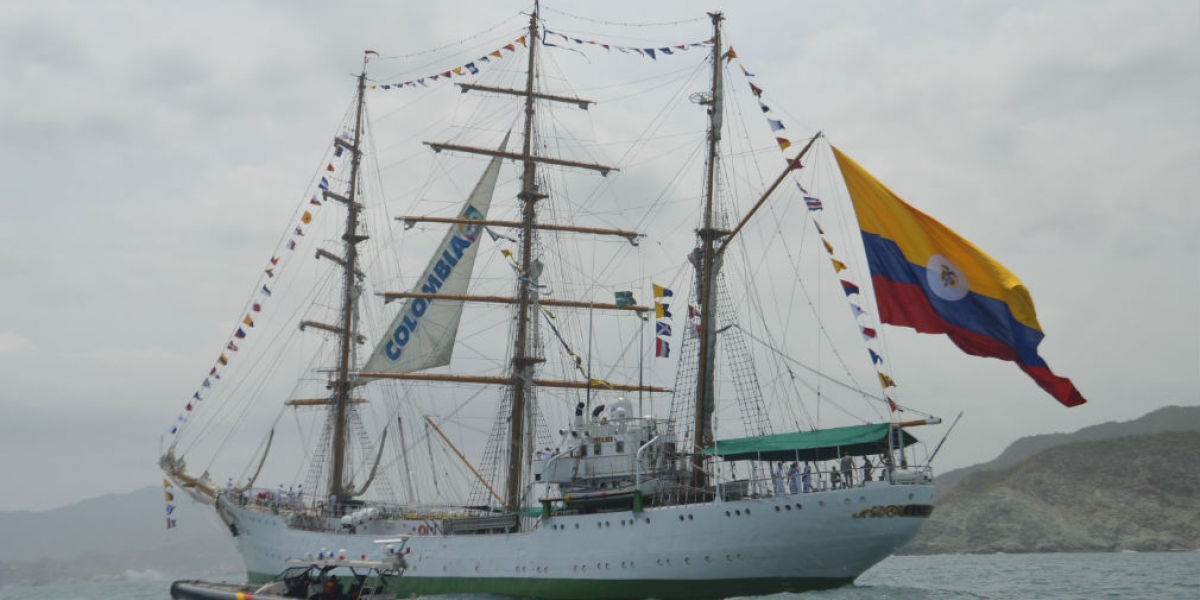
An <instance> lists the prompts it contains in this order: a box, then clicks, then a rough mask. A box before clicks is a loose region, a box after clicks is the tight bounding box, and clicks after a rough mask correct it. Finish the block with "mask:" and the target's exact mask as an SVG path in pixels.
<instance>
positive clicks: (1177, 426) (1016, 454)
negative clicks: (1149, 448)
mask: <svg viewBox="0 0 1200 600" xmlns="http://www.w3.org/2000/svg"><path fill="white" fill-rule="evenodd" d="M1162 431H1200V406H1167V407H1164V408H1160V409H1158V410H1156V411H1154V412H1151V413H1147V414H1146V415H1145V416H1143V417H1141V418H1138V419H1134V420H1133V421H1125V422H1123V423H1119V422H1115V421H1109V422H1108V423H1101V424H1099V425H1093V426H1091V427H1084V428H1083V429H1080V430H1079V431H1076V432H1075V433H1049V434H1043V435H1033V436H1029V437H1023V438H1020V439H1018V440H1017V441H1015V442H1013V443H1012V444H1010V445H1009V446H1008V448H1006V449H1005V450H1004V452H1002V453H1000V456H998V457H996V459H995V460H992V461H989V462H986V463H980V464H977V465H972V466H969V467H963V468H961V469H954V470H952V471H946V472H945V473H938V474H937V485H938V492H939V493H945V492H948V491H949V490H950V488H952V487H954V486H955V485H958V482H960V481H962V479H963V478H964V477H966V476H967V475H970V474H971V473H977V472H980V471H996V470H1000V469H1007V468H1009V467H1013V466H1015V465H1017V464H1018V463H1020V462H1023V461H1025V460H1026V459H1028V458H1030V457H1031V456H1033V455H1035V454H1037V453H1039V452H1042V451H1043V450H1047V449H1049V448H1053V447H1055V446H1061V445H1063V444H1069V443H1071V442H1089V441H1096V440H1107V439H1112V438H1117V437H1122V436H1127V435H1137V434H1141V433H1159V432H1162Z"/></svg>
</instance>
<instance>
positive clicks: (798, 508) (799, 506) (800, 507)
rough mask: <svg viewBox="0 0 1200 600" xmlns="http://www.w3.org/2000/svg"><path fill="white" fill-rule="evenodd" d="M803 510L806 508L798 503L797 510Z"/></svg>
mask: <svg viewBox="0 0 1200 600" xmlns="http://www.w3.org/2000/svg"><path fill="white" fill-rule="evenodd" d="M802 508H804V507H803V506H801V505H800V503H799V502H797V503H796V510H800V509H802Z"/></svg>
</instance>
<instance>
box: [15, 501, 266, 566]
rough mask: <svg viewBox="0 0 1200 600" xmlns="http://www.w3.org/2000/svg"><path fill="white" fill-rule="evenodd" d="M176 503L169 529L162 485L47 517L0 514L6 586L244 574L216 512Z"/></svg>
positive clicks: (44, 514) (28, 513) (43, 514)
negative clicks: (173, 519) (173, 524)
mask: <svg viewBox="0 0 1200 600" xmlns="http://www.w3.org/2000/svg"><path fill="white" fill-rule="evenodd" d="M174 504H175V505H176V506H177V508H176V510H175V512H174V514H173V515H172V517H173V518H175V522H176V527H175V528H172V529H171V530H169V531H168V530H167V528H166V519H167V515H166V503H165V501H164V498H163V489H162V488H161V487H157V486H152V487H147V488H142V489H140V490H137V491H134V492H130V493H128V494H110V495H107V496H100V497H97V498H91V499H88V500H84V501H83V502H79V503H77V504H72V505H70V506H65V507H63V508H58V509H54V510H48V511H42V512H31V511H15V512H0V586H4V585H6V584H18V583H19V584H22V585H36V584H40V583H48V582H51V581H93V580H111V579H120V578H126V577H161V578H169V577H173V576H180V577H182V576H201V575H229V574H233V575H236V574H238V573H239V572H240V571H242V570H243V566H242V561H241V557H240V555H238V553H237V550H236V548H235V547H234V544H233V538H232V536H230V535H229V532H228V530H226V529H225V527H224V526H223V525H222V524H221V523H220V522H219V521H217V520H216V518H215V517H214V516H213V515H212V512H211V511H210V510H206V509H204V508H202V507H200V506H197V505H194V504H193V503H192V501H191V500H190V499H188V498H186V497H185V496H184V495H183V494H179V497H177V499H176V502H174Z"/></svg>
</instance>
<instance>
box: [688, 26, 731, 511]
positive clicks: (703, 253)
mask: <svg viewBox="0 0 1200 600" xmlns="http://www.w3.org/2000/svg"><path fill="white" fill-rule="evenodd" d="M708 16H709V17H710V18H712V24H713V50H712V61H713V67H712V68H713V71H712V87H711V90H710V94H711V95H710V97H709V98H708V99H707V104H708V156H707V160H706V164H705V175H704V176H705V185H704V222H703V224H702V225H701V227H700V229H699V230H697V231H696V236H697V242H698V244H697V246H696V248H695V249H694V250H693V251H692V255H691V261H692V265H693V267H694V268H695V269H696V290H697V291H698V296H699V299H698V301H699V304H700V352H699V359H698V360H699V365H698V370H697V374H696V400H695V417H696V420H695V423H694V429H693V430H692V431H693V435H692V440H693V448H692V456H693V458H692V485H694V486H695V487H698V488H699V487H703V486H704V484H705V477H704V470H703V466H704V457H703V456H702V455H700V454H699V452H700V450H703V449H704V448H705V447H707V446H708V445H709V444H710V443H712V439H713V433H712V416H713V413H714V412H715V411H716V398H715V394H716V392H715V386H714V383H713V382H714V378H715V371H716V349H717V334H716V327H715V325H716V309H717V287H718V286H717V283H716V278H717V272H718V271H719V270H720V268H721V264H720V254H719V253H718V252H717V249H716V243H717V242H718V241H719V240H720V238H723V237H724V236H726V235H728V233H729V232H728V231H723V230H719V229H716V228H715V227H714V223H713V211H714V207H713V200H714V194H715V190H716V178H717V146H718V143H719V142H720V141H721V125H722V116H723V115H722V113H723V112H724V109H725V102H724V97H723V96H722V94H723V93H724V84H723V82H722V77H721V74H722V70H721V21H722V20H724V16H723V15H722V14H721V13H719V12H717V13H708Z"/></svg>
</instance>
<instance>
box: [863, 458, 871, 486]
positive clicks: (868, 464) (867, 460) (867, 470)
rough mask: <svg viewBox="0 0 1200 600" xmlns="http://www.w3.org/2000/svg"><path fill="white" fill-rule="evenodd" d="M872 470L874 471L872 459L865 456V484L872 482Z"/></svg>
mask: <svg viewBox="0 0 1200 600" xmlns="http://www.w3.org/2000/svg"><path fill="white" fill-rule="evenodd" d="M871 470H872V465H871V457H870V456H864V457H863V464H862V471H863V483H866V482H868V481H871Z"/></svg>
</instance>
